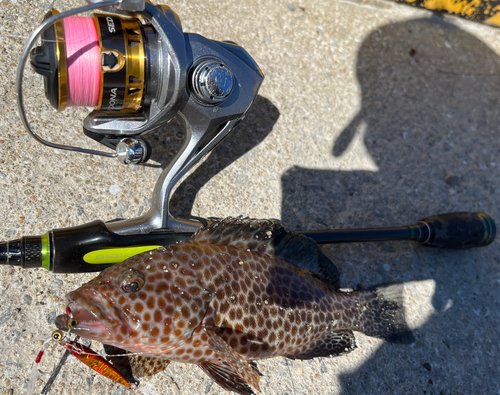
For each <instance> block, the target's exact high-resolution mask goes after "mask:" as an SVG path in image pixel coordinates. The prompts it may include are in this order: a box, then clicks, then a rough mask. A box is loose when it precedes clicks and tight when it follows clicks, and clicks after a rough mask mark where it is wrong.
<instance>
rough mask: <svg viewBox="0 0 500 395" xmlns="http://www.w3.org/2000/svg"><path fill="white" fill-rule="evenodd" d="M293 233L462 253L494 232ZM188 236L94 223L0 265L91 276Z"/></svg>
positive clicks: (13, 245) (37, 242)
mask: <svg viewBox="0 0 500 395" xmlns="http://www.w3.org/2000/svg"><path fill="white" fill-rule="evenodd" d="M294 233H297V234H302V235H304V236H307V237H310V238H311V239H313V240H314V241H316V242H317V243H318V244H334V243H360V242H369V241H394V240H409V241H417V242H419V243H420V244H421V245H423V246H428V247H438V248H450V249H467V248H474V247H483V246H487V245H489V244H491V242H493V240H494V239H495V235H496V226H495V222H494V221H493V219H492V218H491V217H490V216H489V215H487V214H484V213H466V212H459V213H448V214H440V215H434V216H432V217H428V218H424V219H422V220H420V221H419V222H418V223H417V224H416V225H411V226H399V227H392V228H371V229H347V230H342V229H340V230H319V231H297V232H294ZM192 235H193V232H155V233H152V234H146V235H118V234H116V233H113V232H111V231H110V230H109V229H108V228H107V227H106V224H105V223H103V222H102V221H94V222H91V223H89V224H85V225H81V226H76V227H73V228H65V229H55V230H52V231H50V232H48V233H46V234H44V235H42V236H28V237H21V238H20V239H17V240H12V241H8V242H3V243H0V264H3V265H14V266H20V267H23V268H34V267H43V268H45V269H47V270H50V271H53V272H55V273H78V272H94V271H100V270H103V269H105V268H107V267H109V266H111V265H114V264H116V263H119V262H122V261H124V260H125V259H127V258H129V257H130V256H133V255H135V254H139V253H141V252H145V251H149V250H153V249H156V248H159V247H162V246H169V245H173V244H176V243H179V242H182V241H185V240H188V239H189V238H191V236H192Z"/></svg>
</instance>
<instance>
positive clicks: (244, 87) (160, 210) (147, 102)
mask: <svg viewBox="0 0 500 395" xmlns="http://www.w3.org/2000/svg"><path fill="white" fill-rule="evenodd" d="M98 8H99V9H101V10H103V11H105V12H107V13H96V14H94V15H93V17H76V16H74V15H76V14H79V13H83V12H87V11H91V10H94V9H98ZM41 34H42V44H41V45H40V46H38V47H36V48H35V49H33V50H31V48H32V47H33V45H34V43H35V42H36V39H37V38H38V37H39V36H40V35H41ZM28 57H30V58H31V65H32V66H33V68H34V69H35V71H36V72H37V73H38V74H41V75H42V76H43V77H44V85H45V95H46V97H47V99H48V100H49V101H50V103H51V105H52V106H53V107H54V108H55V109H57V110H58V111H62V110H64V108H66V107H67V106H93V107H95V108H96V109H95V110H94V111H93V112H92V113H90V114H89V115H88V116H87V117H86V118H85V120H84V123H83V132H84V133H85V135H87V136H89V137H91V138H92V139H94V140H96V141H98V142H100V143H101V144H103V145H104V146H106V147H109V148H111V149H114V150H115V151H116V152H115V153H108V152H103V151H94V150H89V149H84V148H78V147H71V146H66V145H60V144H55V143H52V142H49V141H46V140H44V139H42V138H41V137H40V136H39V135H37V134H36V133H35V132H34V131H33V130H32V128H31V126H30V124H29V122H28V119H27V117H26V113H25V110H24V104H23V95H22V80H23V70H24V65H25V63H26V62H27V60H28ZM263 78H264V77H263V74H262V72H261V71H260V69H259V67H258V66H257V64H256V63H255V61H254V60H253V59H252V58H251V57H250V55H249V54H248V53H247V52H246V51H245V50H244V49H243V48H241V47H240V46H238V45H237V44H235V43H232V42H218V41H212V40H209V39H206V38H204V37H202V36H200V35H197V34H189V33H184V32H183V31H182V26H181V23H180V20H179V18H178V16H177V15H176V14H175V13H174V12H173V11H172V10H171V9H170V8H169V7H167V6H161V5H159V6H154V5H152V4H151V3H149V2H145V1H144V0H142V1H140V0H123V1H120V0H112V1H105V2H96V3H94V4H90V5H88V6H86V7H82V8H78V9H74V10H71V11H67V12H63V13H58V12H57V11H55V10H52V11H51V12H49V13H48V14H47V15H46V18H45V21H44V22H43V23H42V24H41V25H40V26H39V27H38V29H37V30H36V31H35V32H34V33H33V35H32V36H31V38H30V39H29V41H28V43H27V46H26V48H25V50H24V52H23V55H22V58H21V64H20V66H19V69H18V74H17V83H18V105H19V112H20V113H21V119H22V121H23V123H24V125H25V127H26V129H27V130H28V131H29V132H30V133H31V135H32V136H33V137H34V138H36V139H37V140H38V141H39V142H41V143H43V144H45V145H48V146H50V147H53V148H59V149H64V150H72V151H78V152H83V153H88V154H94V155H102V156H107V157H116V158H118V159H119V160H120V161H121V162H122V163H124V164H139V163H144V162H146V161H147V160H148V159H149V157H150V155H151V151H152V148H151V145H150V144H149V143H148V142H147V137H146V135H147V134H148V133H149V132H151V131H153V130H155V129H157V128H159V127H161V126H163V125H165V124H166V123H168V122H169V121H170V120H171V119H172V118H173V117H174V116H176V117H177V118H178V119H180V120H181V121H182V122H183V123H184V125H185V129H186V135H187V136H186V139H185V141H184V144H183V146H182V148H181V149H180V151H179V153H178V155H177V156H176V158H175V159H174V160H173V161H172V164H171V165H170V167H168V168H167V169H165V171H164V172H163V174H162V175H161V176H160V178H159V180H158V182H157V185H156V188H155V191H154V197H153V203H152V205H153V207H152V208H151V210H150V212H149V213H148V214H147V215H146V216H144V217H141V218H140V219H136V220H134V221H132V222H131V221H118V222H115V223H112V224H109V226H108V227H109V228H110V229H111V230H113V231H114V232H117V233H120V234H137V233H141V234H144V233H150V232H151V231H153V230H157V229H164V228H170V229H179V228H183V229H185V228H188V229H193V228H192V225H189V224H180V223H178V222H176V221H173V220H172V219H170V218H169V214H168V203H169V197H170V192H171V189H172V187H173V185H174V184H175V183H176V182H177V181H178V180H179V179H180V178H181V177H182V176H183V175H184V174H185V173H186V172H187V171H188V170H189V169H190V168H191V167H192V166H193V165H194V164H195V163H196V162H198V161H199V160H200V159H201V158H202V157H203V156H204V155H205V154H207V153H208V152H209V151H211V150H212V149H213V148H214V147H215V146H217V144H219V143H220V142H221V141H222V140H223V139H224V137H226V136H227V134H228V133H229V132H230V131H231V130H232V129H233V128H234V127H235V126H236V125H237V124H238V123H239V122H240V121H241V119H242V118H243V117H244V116H245V114H246V112H247V111H248V109H249V108H250V106H251V104H252V103H253V101H254V99H255V97H256V96H257V92H258V90H259V87H260V85H261V83H262V80H263ZM169 219H170V221H169ZM196 225H197V226H199V225H200V224H196Z"/></svg>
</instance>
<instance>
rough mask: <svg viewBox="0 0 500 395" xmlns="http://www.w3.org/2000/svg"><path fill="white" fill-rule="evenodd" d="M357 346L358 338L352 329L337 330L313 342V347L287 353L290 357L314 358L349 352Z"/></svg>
mask: <svg viewBox="0 0 500 395" xmlns="http://www.w3.org/2000/svg"><path fill="white" fill-rule="evenodd" d="M355 348H356V339H355V338H354V333H352V331H351V330H337V331H332V332H329V333H327V334H326V336H324V337H322V338H321V339H318V340H316V342H314V343H312V344H311V347H310V348H309V349H308V350H307V351H305V352H303V353H301V354H293V355H287V356H286V357H287V358H290V359H312V358H316V357H335V356H339V355H342V354H347V353H350V352H351V351H353V350H354V349H355Z"/></svg>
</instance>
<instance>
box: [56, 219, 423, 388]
mask: <svg viewBox="0 0 500 395" xmlns="http://www.w3.org/2000/svg"><path fill="white" fill-rule="evenodd" d="M339 276H340V275H339V270H338V268H337V267H336V266H335V265H334V264H333V262H332V261H331V260H330V259H328V257H326V256H325V255H324V254H323V252H322V251H321V248H320V247H319V246H318V244H317V243H315V242H314V241H313V240H312V239H310V238H308V237H306V236H304V235H301V234H295V233H293V232H288V231H286V230H285V229H284V228H283V227H282V226H281V225H280V224H279V223H277V222H276V221H270V220H250V219H242V218H226V219H222V220H217V221H215V222H213V223H211V224H210V225H209V226H206V227H203V228H200V230H198V231H197V232H196V233H195V234H194V235H193V237H192V238H191V239H189V240H187V241H185V242H182V243H178V244H175V245H172V246H168V247H162V248H159V249H156V250H152V251H149V252H145V253H142V254H140V255H136V256H133V257H131V258H129V259H128V260H126V261H124V262H122V263H120V264H118V265H116V266H113V267H110V268H107V269H106V270H104V271H102V272H101V273H100V274H99V275H98V276H97V277H96V278H94V279H93V280H91V281H89V282H88V283H86V284H84V285H82V286H81V287H80V288H78V289H76V290H75V291H72V292H70V293H69V294H68V295H67V301H68V304H67V307H66V313H64V314H61V315H59V316H58V317H57V318H56V325H57V327H58V328H59V329H61V330H69V331H70V332H72V333H74V334H76V335H78V336H81V337H84V338H88V339H92V340H96V341H100V342H102V343H104V344H108V345H111V346H114V347H119V348H121V349H124V350H126V351H127V352H129V353H133V354H138V355H140V356H141V357H143V358H151V359H152V360H154V359H159V360H162V361H164V362H168V361H177V362H182V363H193V364H196V365H197V366H199V367H200V368H201V369H202V370H203V371H204V372H205V373H206V374H207V375H208V376H209V377H211V378H212V379H213V380H214V381H215V382H216V383H217V384H218V385H220V386H221V387H222V388H224V389H226V390H229V391H234V392H235V393H238V394H241V395H249V394H255V391H257V392H259V391H260V387H259V380H260V377H261V373H260V372H259V370H258V368H257V365H256V363H255V361H257V360H260V359H266V358H272V357H280V356H281V357H286V358H290V359H301V360H306V359H312V358H316V357H333V356H338V355H343V354H347V353H349V352H351V351H353V350H354V349H355V348H356V339H355V335H354V332H362V333H364V334H366V335H368V336H373V337H378V338H382V339H386V340H388V341H391V342H394V343H403V344H408V343H411V342H413V341H414V337H413V334H412V332H411V330H410V329H409V327H408V325H407V323H406V320H405V312H404V306H403V293H402V287H401V284H396V285H385V286H378V287H371V288H361V287H358V288H357V289H355V290H344V289H341V288H340V285H339V284H340V283H339ZM165 365H166V364H165Z"/></svg>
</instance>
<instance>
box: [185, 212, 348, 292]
mask: <svg viewBox="0 0 500 395" xmlns="http://www.w3.org/2000/svg"><path fill="white" fill-rule="evenodd" d="M193 240H196V241H207V242H209V243H214V244H224V245H232V246H234V247H237V248H241V249H246V250H250V251H256V252H259V253H261V254H266V255H269V256H271V257H276V258H278V259H281V260H283V261H285V262H288V263H290V264H292V265H294V266H296V267H297V268H299V269H303V270H305V271H309V272H311V273H312V275H313V276H314V277H316V278H318V279H319V280H321V281H323V282H324V283H325V284H326V285H328V286H329V287H330V288H333V289H335V290H336V289H338V288H339V272H338V269H337V267H336V266H335V265H334V264H333V262H332V261H330V260H329V259H328V258H327V257H326V256H325V255H324V254H323V253H322V252H321V249H320V247H319V246H318V244H316V242H314V241H313V240H312V239H310V238H308V237H306V236H304V235H298V234H295V233H293V232H288V231H286V230H285V229H284V228H283V227H282V226H281V225H280V224H278V223H276V222H274V221H270V220H252V219H242V218H231V217H229V218H226V219H222V220H219V221H215V222H213V223H212V224H210V226H208V227H205V228H201V229H200V230H199V231H198V232H196V234H195V235H194V236H193Z"/></svg>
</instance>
